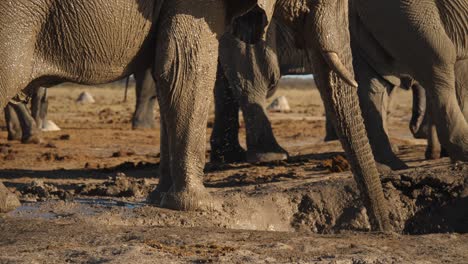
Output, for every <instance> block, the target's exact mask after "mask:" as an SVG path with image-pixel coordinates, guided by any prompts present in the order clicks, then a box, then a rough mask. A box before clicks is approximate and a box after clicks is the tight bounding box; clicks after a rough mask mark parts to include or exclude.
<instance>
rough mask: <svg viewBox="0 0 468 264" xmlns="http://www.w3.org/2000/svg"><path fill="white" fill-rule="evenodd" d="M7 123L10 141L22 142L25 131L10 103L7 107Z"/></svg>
mask: <svg viewBox="0 0 468 264" xmlns="http://www.w3.org/2000/svg"><path fill="white" fill-rule="evenodd" d="M5 122H6V126H7V131H8V140H18V141H19V140H21V138H22V134H23V131H22V130H21V124H20V121H19V119H18V115H17V114H16V111H15V109H14V108H13V104H12V103H8V104H7V106H6V107H5Z"/></svg>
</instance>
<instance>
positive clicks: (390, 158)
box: [354, 56, 407, 170]
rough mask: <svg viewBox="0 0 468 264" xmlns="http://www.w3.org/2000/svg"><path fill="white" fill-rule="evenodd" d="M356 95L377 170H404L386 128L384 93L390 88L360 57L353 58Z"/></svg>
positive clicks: (385, 99) (385, 98) (386, 101)
mask: <svg viewBox="0 0 468 264" xmlns="http://www.w3.org/2000/svg"><path fill="white" fill-rule="evenodd" d="M354 64H355V69H356V78H357V81H358V83H359V88H358V95H359V101H360V105H361V109H362V115H363V117H364V123H365V126H366V130H367V135H368V137H369V142H370V144H371V147H372V152H373V153H374V157H375V161H376V162H377V163H378V165H379V167H380V168H381V169H385V168H387V167H389V168H390V169H392V170H400V169H404V168H407V166H406V165H405V163H404V162H403V161H401V160H400V159H399V158H398V157H397V156H396V155H395V153H394V152H393V148H392V144H391V143H390V139H389V138H388V134H387V129H386V121H385V120H386V119H387V109H388V93H389V91H391V89H393V85H391V84H389V83H388V82H387V81H385V80H384V79H382V78H381V77H380V75H379V74H377V73H376V72H375V71H374V70H373V69H372V68H371V67H370V66H369V65H368V64H367V62H365V61H364V60H363V59H362V58H361V57H360V56H355V61H354Z"/></svg>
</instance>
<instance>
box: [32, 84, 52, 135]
mask: <svg viewBox="0 0 468 264" xmlns="http://www.w3.org/2000/svg"><path fill="white" fill-rule="evenodd" d="M48 107H49V100H48V98H47V88H44V87H39V88H38V89H37V90H36V91H35V92H34V93H33V96H32V99H31V114H32V117H33V118H34V121H36V125H37V127H38V128H39V129H42V128H43V127H44V126H45V124H46V122H47V109H48Z"/></svg>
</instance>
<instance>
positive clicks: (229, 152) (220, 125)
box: [210, 64, 246, 163]
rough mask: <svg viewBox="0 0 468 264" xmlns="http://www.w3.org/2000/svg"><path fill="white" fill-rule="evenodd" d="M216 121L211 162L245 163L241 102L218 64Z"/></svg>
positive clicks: (215, 95)
mask: <svg viewBox="0 0 468 264" xmlns="http://www.w3.org/2000/svg"><path fill="white" fill-rule="evenodd" d="M214 97H215V120H214V125H213V131H212V133H211V139H210V144H211V154H210V161H211V162H227V163H230V162H243V161H245V160H246V152H245V150H244V149H243V148H242V147H241V145H240V143H239V102H238V100H237V98H234V95H233V92H232V89H231V87H230V86H229V83H228V81H227V79H226V77H225V76H224V72H223V69H222V67H220V65H219V64H218V72H217V77H216V84H215V90H214Z"/></svg>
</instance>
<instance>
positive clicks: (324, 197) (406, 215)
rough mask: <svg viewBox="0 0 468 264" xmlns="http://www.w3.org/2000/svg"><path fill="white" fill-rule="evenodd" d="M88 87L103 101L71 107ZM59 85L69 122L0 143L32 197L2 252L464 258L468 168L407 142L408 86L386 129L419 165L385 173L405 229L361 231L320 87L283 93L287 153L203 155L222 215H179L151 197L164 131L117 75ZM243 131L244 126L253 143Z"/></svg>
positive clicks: (22, 191) (125, 257)
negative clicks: (105, 80) (111, 81)
mask: <svg viewBox="0 0 468 264" xmlns="http://www.w3.org/2000/svg"><path fill="white" fill-rule="evenodd" d="M307 86H308V87H310V85H307ZM83 90H87V91H90V92H91V93H92V94H93V96H94V97H95V99H96V101H97V103H96V104H93V105H77V104H75V103H74V101H75V99H76V97H77V96H78V95H79V94H80V93H81V92H82V91H83ZM50 95H51V98H50V111H49V112H50V120H53V121H54V122H56V123H57V124H58V125H59V126H60V127H61V128H62V129H63V130H62V131H59V132H50V133H47V134H44V143H43V144H40V145H22V144H20V143H19V142H6V141H3V140H2V145H1V147H0V148H1V149H0V160H2V163H1V164H0V181H3V182H4V183H5V184H6V186H7V187H8V188H9V189H10V190H12V191H15V192H16V193H17V194H18V195H19V196H20V197H21V199H22V200H23V201H24V202H25V203H24V205H23V207H21V208H20V209H19V210H17V211H15V212H12V213H10V214H8V215H6V216H3V217H2V218H1V219H0V223H1V224H0V241H2V242H1V243H0V262H15V261H19V262H32V261H38V262H41V261H49V262H50V261H56V262H60V261H64V260H65V261H70V262H78V263H82V262H91V263H95V262H103V261H109V262H135V261H138V262H140V263H153V262H154V260H158V261H161V262H166V263H168V262H173V263H186V262H200V263H206V262H229V263H232V262H237V263H241V262H260V263H261V262H263V263H268V262H270V263H271V262H280V263H284V262H306V263H340V262H342V263H395V262H399V263H414V262H418V261H419V262H421V263H423V262H424V263H436V262H437V263H438V262H440V261H442V262H449V263H463V261H466V259H468V253H467V252H468V236H467V235H466V232H467V230H466V226H468V225H466V222H465V224H464V222H463V221H466V214H465V215H464V214H463V212H464V211H466V210H463V208H466V206H467V203H468V202H467V195H468V188H466V186H467V182H468V180H467V175H468V173H467V171H468V168H467V166H466V164H465V163H459V164H452V163H451V162H450V160H448V159H442V160H439V161H424V148H425V146H424V144H425V140H416V139H412V137H411V133H410V131H409V128H408V121H409V117H410V114H411V112H410V105H411V96H409V94H408V93H407V92H404V91H399V94H397V98H396V99H395V100H394V102H395V104H394V105H393V107H394V108H393V111H392V115H391V117H390V122H389V124H390V126H389V130H390V135H391V140H392V141H393V142H395V143H396V144H398V145H399V147H400V157H401V158H402V159H403V160H404V161H405V162H407V163H408V164H409V165H410V166H411V169H409V170H405V171H402V172H397V173H393V174H388V175H384V177H383V185H384V190H385V195H386V198H387V200H390V201H391V204H392V206H391V208H390V209H391V212H392V216H391V218H392V225H393V227H394V228H395V229H396V230H397V231H398V232H399V234H393V235H388V234H375V233H367V232H360V231H366V230H368V228H369V222H368V219H367V216H366V214H365V209H363V207H362V205H361V204H360V202H359V201H360V200H359V196H358V193H357V190H356V186H355V184H354V181H353V180H352V175H351V173H350V172H349V171H344V172H337V173H333V172H331V170H333V164H334V163H337V161H340V162H341V161H342V158H341V157H340V156H341V155H343V152H342V149H341V146H340V144H339V142H329V143H325V142H324V141H323V137H324V131H325V118H324V111H323V108H322V103H321V99H320V97H319V94H318V92H317V91H316V90H314V89H306V88H304V87H297V86H295V87H294V88H288V87H287V86H285V85H283V86H282V87H280V89H279V91H278V94H277V96H281V95H285V96H287V97H288V100H289V102H290V104H291V107H292V112H291V113H287V114H284V113H271V114H270V116H271V119H272V125H273V129H274V132H275V135H276V136H277V138H278V141H279V143H280V144H281V145H282V146H285V147H286V149H287V150H288V151H289V153H290V154H291V156H292V158H291V159H290V160H288V161H282V162H276V163H265V164H255V165H251V164H244V163H240V164H228V165H219V164H210V163H209V164H207V166H206V167H205V171H206V177H205V185H206V186H207V187H208V189H209V191H210V192H211V194H212V195H213V196H214V197H215V198H219V199H222V200H224V203H223V206H222V208H221V209H220V210H218V211H216V212H204V211H200V212H177V211H172V210H167V209H160V208H156V207H151V206H147V205H146V204H145V203H144V197H145V196H146V194H147V193H148V192H149V191H150V190H151V189H153V187H154V186H155V185H156V184H157V182H158V179H157V176H158V172H157V167H158V162H159V149H158V147H157V146H159V129H158V128H155V129H152V130H143V131H132V130H131V115H132V111H133V100H134V98H132V97H133V94H132V93H130V95H131V98H129V100H128V101H127V102H126V103H122V99H123V89H120V86H118V85H117V86H116V87H114V86H106V87H99V88H89V87H83V86H75V85H73V86H72V85H65V86H62V87H60V88H53V89H50ZM272 99H274V98H272ZM158 118H159V117H158V116H157V117H156V119H158ZM210 120H211V122H212V120H213V114H211V116H210ZM156 123H158V120H156ZM241 126H243V125H241ZM210 132H211V131H210V129H209V130H208V131H207V133H210ZM208 135H209V134H208ZM0 137H1V138H6V132H1V133H0ZM244 137H245V134H244V132H243V131H242V129H241V135H240V138H241V141H242V144H244V146H245V142H244V141H243V138H244ZM207 138H209V137H207ZM207 144H208V142H207ZM207 155H208V154H207ZM48 157H50V159H49V158H48ZM56 157H66V158H56ZM323 164H331V165H332V166H331V167H330V168H328V167H326V166H323ZM339 164H341V163H339ZM345 167H346V166H345ZM339 168H340V169H341V167H339ZM127 194H128V195H127ZM429 216H430V217H429ZM463 217H465V218H463ZM208 233H209V234H210V235H207V234H208ZM408 234H412V235H408ZM436 260H437V261H436Z"/></svg>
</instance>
